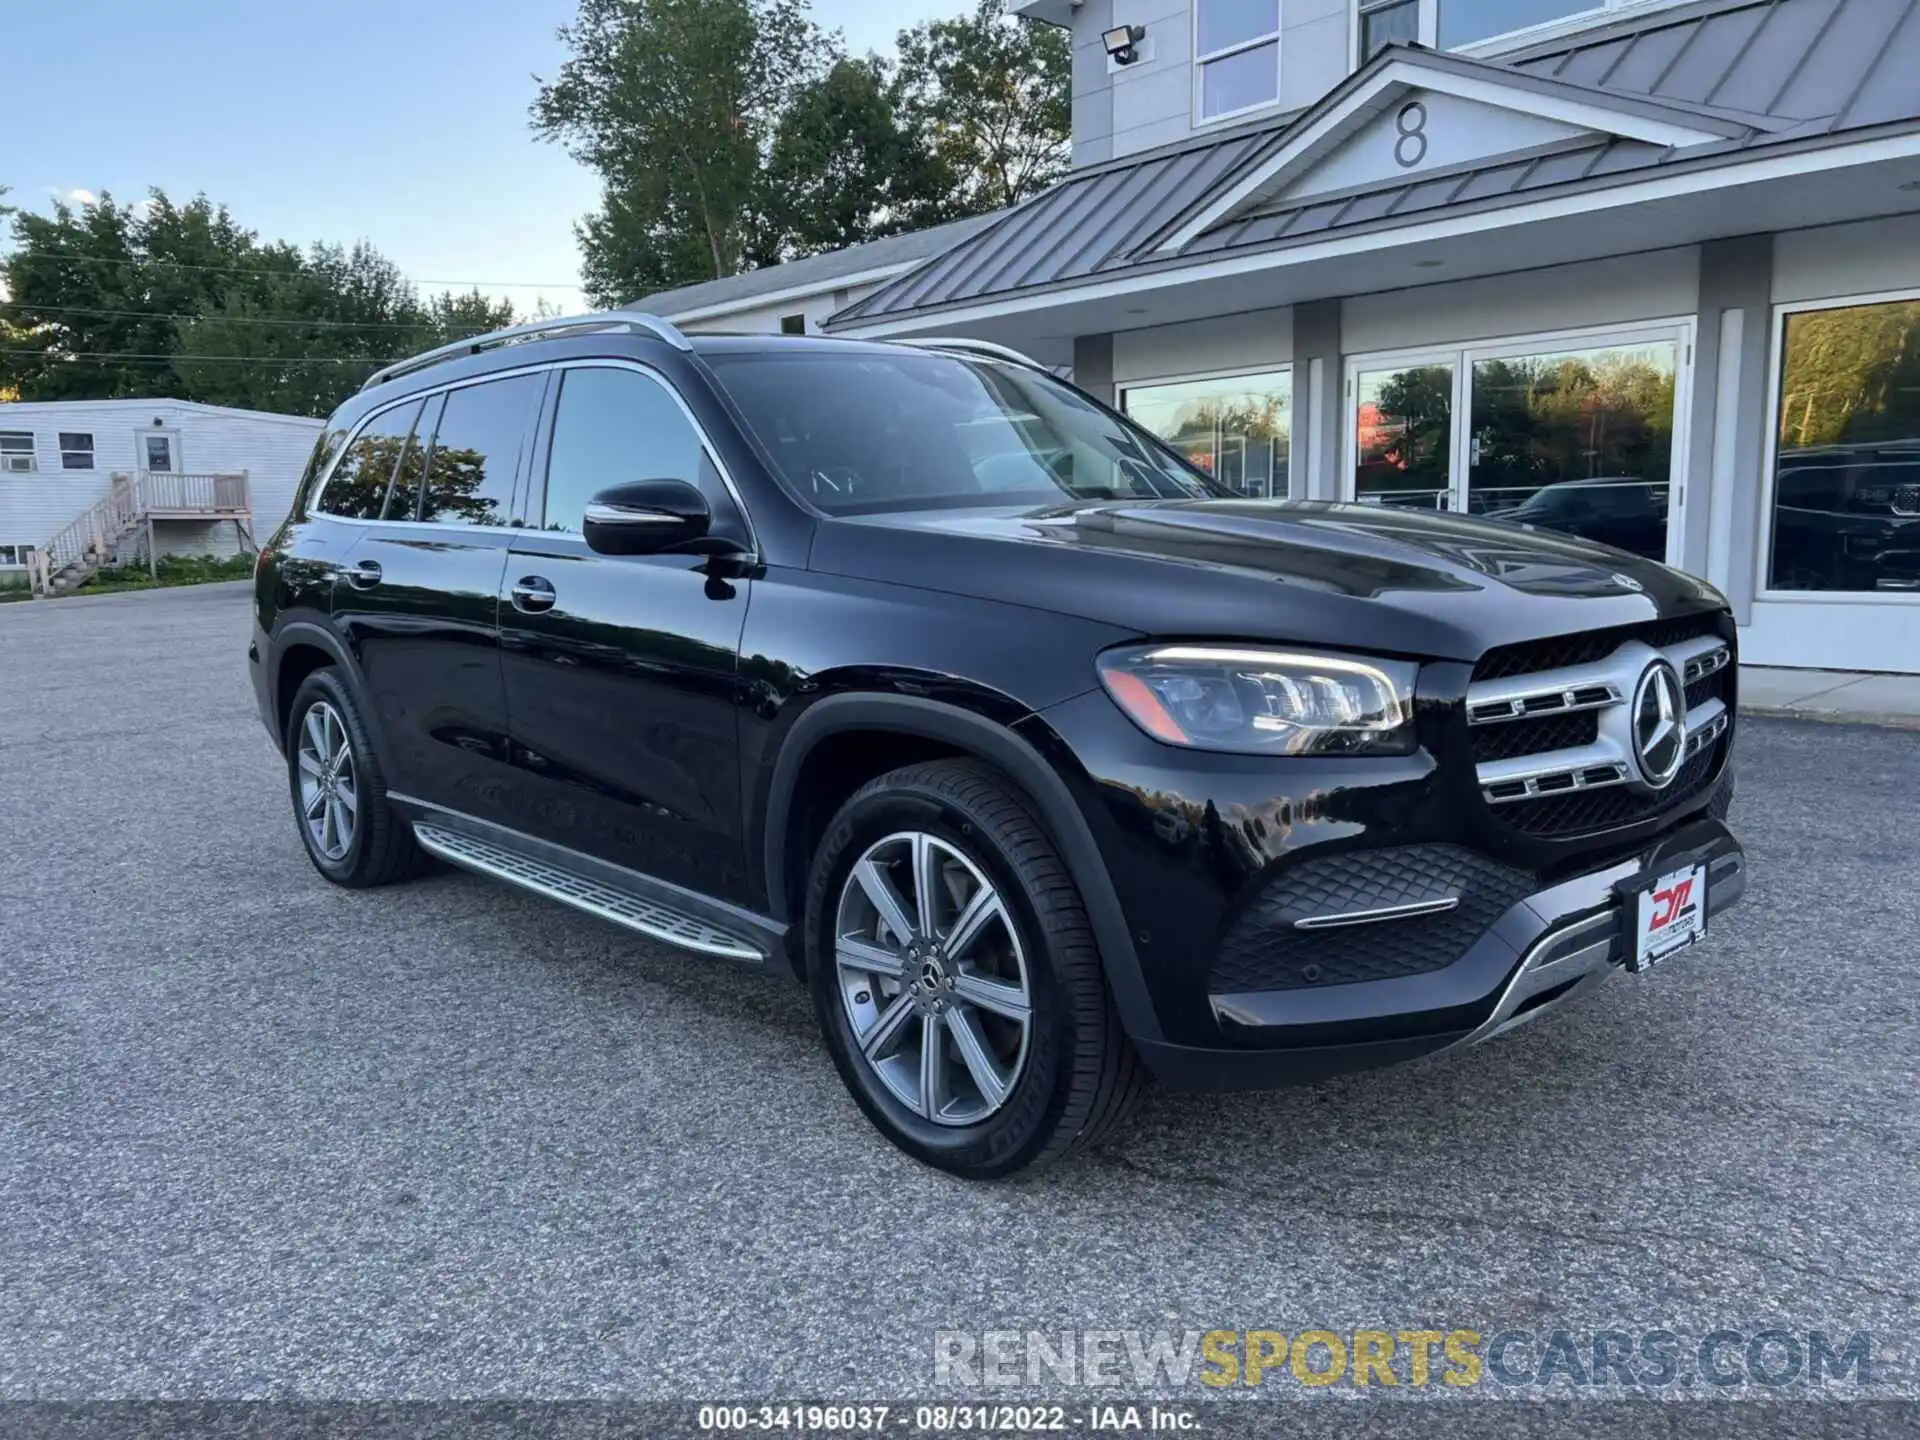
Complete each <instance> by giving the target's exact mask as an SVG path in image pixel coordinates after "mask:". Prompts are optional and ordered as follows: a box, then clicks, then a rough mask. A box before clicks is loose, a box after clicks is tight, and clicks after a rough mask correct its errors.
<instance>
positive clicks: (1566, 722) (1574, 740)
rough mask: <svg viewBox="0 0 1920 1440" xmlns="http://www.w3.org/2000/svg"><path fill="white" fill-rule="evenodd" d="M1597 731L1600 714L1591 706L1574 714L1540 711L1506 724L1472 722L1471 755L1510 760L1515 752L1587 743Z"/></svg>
mask: <svg viewBox="0 0 1920 1440" xmlns="http://www.w3.org/2000/svg"><path fill="white" fill-rule="evenodd" d="M1599 734H1600V717H1599V716H1598V715H1596V714H1595V713H1594V712H1593V711H1591V710H1586V711H1582V712H1580V713H1578V714H1574V715H1542V716H1540V717H1539V718H1538V719H1530V720H1515V721H1512V722H1511V723H1509V724H1506V725H1476V726H1475V727H1474V729H1473V759H1474V763H1475V764H1478V763H1480V762H1481V761H1483V760H1510V759H1512V758H1513V757H1514V756H1516V755H1540V754H1544V753H1545V752H1547V751H1549V750H1571V749H1572V748H1573V747H1574V746H1576V745H1591V744H1592V743H1593V742H1594V741H1595V740H1596V739H1597V738H1599Z"/></svg>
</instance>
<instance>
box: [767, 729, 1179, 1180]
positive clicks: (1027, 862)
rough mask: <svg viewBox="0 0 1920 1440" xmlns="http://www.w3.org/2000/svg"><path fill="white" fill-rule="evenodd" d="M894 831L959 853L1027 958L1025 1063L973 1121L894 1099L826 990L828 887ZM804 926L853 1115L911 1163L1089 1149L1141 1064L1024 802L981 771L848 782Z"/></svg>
mask: <svg viewBox="0 0 1920 1440" xmlns="http://www.w3.org/2000/svg"><path fill="white" fill-rule="evenodd" d="M906 829H911V830H917V831H921V832H924V833H926V834H929V835H932V836H935V837H937V838H939V839H941V840H942V841H943V842H945V843H946V844H948V845H951V846H954V847H956V848H958V849H959V850H961V851H962V852H964V854H965V855H966V857H967V859H968V860H969V861H971V862H972V863H973V864H974V865H975V866H976V867H978V869H979V870H980V871H981V872H982V873H983V874H984V875H985V876H987V878H988V879H990V880H991V881H992V883H993V886H994V888H995V889H996V890H998V891H999V893H1000V895H1001V897H1002V898H1003V900H1004V901H1005V902H1006V905H1007V909H1008V912H1009V918H1010V920H1011V922H1012V924H1013V925H1014V926H1015V927H1016V928H1017V931H1018V934H1019V938H1020V943H1021V948H1022V949H1023V950H1024V951H1025V952H1026V953H1027V954H1028V955H1029V956H1030V957H1031V958H1030V961H1029V963H1028V967H1027V970H1028V982H1029V987H1030V989H1031V992H1032V1019H1031V1022H1030V1029H1029V1032H1028V1040H1027V1046H1026V1051H1025V1062H1024V1064H1023V1065H1022V1066H1021V1069H1020V1072H1019V1074H1018V1076H1017V1077H1016V1078H1015V1081H1014V1085H1013V1089H1012V1090H1011V1092H1010V1093H1009V1094H1008V1096H1007V1099H1006V1101H1005V1103H1004V1104H1002V1105H1001V1107H1000V1108H999V1109H998V1110H996V1111H994V1112H993V1113H992V1114H990V1115H988V1116H987V1117H986V1118H985V1119H983V1120H981V1121H980V1122H979V1123H977V1124H972V1125H951V1124H944V1123H936V1122H935V1121H933V1120H930V1119H928V1118H925V1117H924V1116H922V1115H920V1114H919V1113H917V1112H916V1111H914V1110H913V1109H910V1108H909V1107H908V1106H907V1105H905V1104H903V1103H901V1101H900V1100H899V1099H898V1098H897V1097H896V1096H895V1094H894V1093H893V1092H892V1091H890V1090H889V1089H888V1088H887V1086H886V1085H885V1084H884V1083H882V1081H881V1080H880V1078H879V1077H878V1076H877V1075H876V1074H875V1073H874V1070H873V1068H872V1066H871V1065H870V1064H869V1063H868V1061H867V1059H866V1057H865V1056H864V1054H862V1053H861V1050H860V1046H859V1044H858V1042H857V1040H856V1039H855V1034H854V1029H853V1023H852V1021H851V1020H850V1018H849V1016H848V1014H847V1005H846V1003H845V1002H844V1000H843V996H842V993H841V990H840V981H839V975H838V967H837V966H836V964H835V961H834V953H835V951H834V940H835V934H834V932H835V929H836V925H837V914H838V909H839V902H840V895H841V892H842V889H843V887H844V886H845V885H846V884H847V883H848V880H849V877H850V876H851V874H852V871H853V867H854V865H855V864H856V862H857V861H858V860H859V859H860V857H861V856H862V855H863V854H864V853H866V851H867V849H868V847H869V846H871V845H873V844H875V843H876V842H878V841H880V840H881V839H882V838H883V837H886V836H889V835H891V834H894V833H895V832H898V831H901V830H906ZM805 923H806V937H807V942H806V943H807V962H808V963H807V973H808V983H809V986H810V988H811V989H812V991H813V999H814V1008H815V1011H816V1012H817V1014H818V1016H819V1019H820V1025H821V1029H822V1032H823V1033H824V1034H825V1037H826V1041H827V1048H828V1050H829V1051H830V1052H831V1053H832V1055H833V1061H834V1064H835V1065H836V1066H837V1067H838V1069H839V1071H840V1076H841V1079H842V1080H844V1081H845V1082H846V1085H847V1089H848V1090H849V1091H850V1092H851V1093H852V1095H853V1098H854V1099H855V1100H856V1101H857V1102H858V1103H859V1105H860V1108H861V1109H862V1110H864V1111H865V1112H866V1114H867V1118H868V1119H870V1120H871V1121H872V1122H873V1123H874V1125H875V1126H876V1127H877V1128H878V1129H879V1130H880V1132H881V1133H882V1134H883V1135H885V1136H886V1137H887V1138H888V1139H889V1140H891V1141H892V1142H893V1143H894V1144H895V1145H897V1146H899V1147H900V1148H901V1149H902V1150H904V1151H906V1152H907V1154H909V1155H911V1156H913V1157H914V1158H915V1159H917V1160H920V1161H923V1162H925V1163H926V1164H928V1165H933V1166H937V1167H938V1168H940V1169H942V1170H946V1171H949V1172H951V1173H953V1174H955V1175H960V1176H964V1177H966V1178H968V1179H977V1180H985V1179H995V1178H999V1177H1002V1176H1007V1175H1012V1174H1015V1173H1017V1172H1020V1171H1025V1170H1031V1169H1033V1168H1034V1167H1036V1166H1040V1165H1046V1164H1050V1163H1052V1162H1053V1161H1056V1160H1058V1159H1060V1158H1061V1157H1062V1156H1064V1155H1066V1154H1068V1153H1069V1152H1071V1151H1073V1150H1076V1149H1079V1148H1081V1147H1083V1146H1086V1145H1090V1144H1092V1143H1093V1142H1094V1141H1096V1140H1098V1139H1100V1138H1101V1137H1102V1136H1104V1135H1106V1134H1108V1133H1109V1132H1111V1131H1112V1130H1113V1129H1114V1128H1115V1127H1116V1126H1118V1125H1120V1124H1121V1123H1122V1122H1124V1121H1125V1120H1126V1119H1127V1117H1128V1116H1129V1115H1131V1114H1132V1112H1133V1110H1134V1108H1135V1107H1136V1105H1137V1104H1138V1102H1139V1099H1140V1097H1141V1095H1142V1093H1143V1092H1144V1090H1145V1088H1146V1082H1147V1071H1146V1068H1145V1066H1144V1065H1143V1064H1142V1063H1141V1061H1140V1059H1139V1056H1138V1055H1137V1054H1136V1053H1135V1051H1134V1048H1133V1045H1132V1043H1131V1042H1130V1041H1129V1040H1128V1039H1127V1036H1126V1034H1125V1032H1124V1030H1123V1029H1122V1027H1121V1023H1120V1017H1119V1015H1118V1013H1117V1012H1116V1010H1115V1009H1114V1005H1113V999H1112V996H1111V995H1110V994H1109V993H1108V990H1107V986H1106V981H1105V977H1104V976H1103V974H1102V972H1101V968H1100V954H1099V949H1098V946H1097V945H1096V944H1095V941H1094V938H1093V930H1092V927H1091V926H1090V925H1089V923H1088V920H1087V912H1086V906H1085V904H1084V903H1083V902H1082V900H1081V898H1080V892H1079V890H1078V889H1077V888H1076V887H1075V885H1074V883H1073V880H1072V877H1071V876H1070V875H1069V874H1068V873H1067V868H1066V866H1065V865H1064V864H1063V863H1062V862H1061V860H1060V857H1059V855H1058V853H1057V852H1056V851H1055V850H1054V848H1053V844H1052V842H1051V841H1050V840H1049V839H1048V838H1047V835H1046V832H1045V830H1044V829H1043V828H1042V827H1041V825H1040V822H1039V820H1038V819H1037V818H1036V817H1035V815H1034V812H1033V810H1032V808H1031V806H1030V803H1029V802H1028V801H1027V799H1026V797H1025V796H1024V795H1023V794H1022V793H1021V792H1020V790H1019V789H1018V788H1016V787H1015V786H1014V785H1013V784H1011V783H1010V782H1009V781H1008V780H1007V778H1006V777H1005V776H1004V775H1002V774H1001V773H1000V772H999V771H997V770H995V769H993V768H992V767H991V766H988V765H985V764H982V763H980V762H978V761H972V760H939V761H930V762H926V763H923V764H918V765H909V766H907V767H905V768H904V769H900V770H895V771H892V772H891V773H889V774H886V775H882V776H880V777H879V778H878V779H876V780H873V781H871V782H870V783H868V784H867V785H865V786H863V787H862V788H861V789H860V790H859V791H857V792H856V793H855V794H854V795H853V796H852V798H851V799H849V800H848V801H847V803H846V804H845V805H843V806H842V807H841V808H840V812H839V813H838V814H837V815H835V816H834V818H833V821H832V823H831V824H830V825H829V826H828V827H827V833H826V835H825V837H824V838H823V839H822V841H821V843H820V846H819V849H818V850H817V851H816V853H815V855H814V859H813V868H812V872H811V875H810V877H809V883H808V887H807V909H806V922H805Z"/></svg>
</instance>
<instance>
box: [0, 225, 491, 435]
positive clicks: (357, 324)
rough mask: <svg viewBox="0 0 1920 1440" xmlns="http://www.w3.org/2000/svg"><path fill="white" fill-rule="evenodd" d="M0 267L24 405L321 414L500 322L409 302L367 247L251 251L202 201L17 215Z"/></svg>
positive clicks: (394, 274) (470, 299) (448, 303)
mask: <svg viewBox="0 0 1920 1440" xmlns="http://www.w3.org/2000/svg"><path fill="white" fill-rule="evenodd" d="M14 233H15V236H16V238H17V240H18V242H19V244H18V248H17V249H16V250H15V251H14V252H13V253H12V254H11V255H9V256H8V257H7V258H6V259H5V260H4V261H3V262H0V276H4V278H5V280H6V284H7V288H8V290H9V292H10V295H11V298H10V299H9V300H8V301H7V302H6V303H5V304H3V305H0V322H4V326H3V327H0V335H4V336H5V343H4V344H3V345H0V388H9V387H11V388H17V389H18V391H19V393H20V395H21V396H22V397H24V398H27V399H34V400H68V399H75V400H78V399H109V398H113V397H117V396H175V397H180V398H184V399H190V400H204V401H208V402H211V403H214V404H226V405H241V406H248V407H251V408H256V409H263V410H281V411H289V412H295V413H302V414H324V413H326V412H327V411H328V410H330V409H331V408H333V406H334V405H336V404H338V403H339V401H340V400H341V399H342V398H343V397H344V396H345V395H346V394H348V393H350V392H351V391H352V390H353V388H354V387H355V386H357V385H358V384H359V383H360V382H361V381H362V380H364V379H365V377H366V376H367V375H368V374H369V373H370V372H371V371H372V370H374V369H375V368H377V367H378V366H379V365H380V364H382V363H384V362H385V361H387V360H389V359H391V358H393V357H394V356H397V355H405V354H409V353H411V352H413V351H416V350H420V349H423V348H425V347H426V346H429V345H433V344H437V343H440V342H441V341H444V340H448V339H452V338H455V337H456V336H459V335H465V334H473V333H478V332H480V331H483V330H488V329H494V328H497V327H498V326H500V325H502V324H505V323H508V322H509V321H511V320H512V318H513V316H512V310H511V307H510V306H507V305H504V304H499V303H495V302H491V301H489V300H487V299H486V298H485V297H484V296H481V295H478V294H470V295H463V296H450V295H442V296H438V297H435V298H434V299H433V300H431V301H428V302H425V303H423V302H422V301H421V299H420V297H419V296H418V294H416V292H415V291H414V288H413V286H412V285H411V284H409V283H408V281H407V279H406V277H405V276H404V275H402V274H401V273H400V271H399V270H398V269H397V268H396V267H395V266H394V265H393V263H392V262H391V261H389V260H387V259H386V258H385V257H384V256H382V255H381V254H380V253H379V252H378V251H377V250H375V249H374V248H373V247H372V246H370V245H366V244H364V243H363V244H360V245H357V246H355V247H353V248H352V249H351V250H347V249H343V248H341V247H339V246H329V245H316V246H314V247H313V248H312V249H311V250H309V251H306V252H302V251H301V250H299V249H298V248H297V247H295V246H292V245H287V244H280V243H275V244H262V243H261V242H260V240H259V239H258V237H257V236H255V235H254V234H253V232H251V231H249V230H245V229H243V228H241V227H240V226H239V225H238V224H236V223H235V222H234V220H233V218H232V217H231V215H229V214H228V212H227V211H226V209H225V208H224V207H221V206H216V205H214V204H212V203H211V202H210V201H208V200H206V199H205V198H204V197H198V198H196V199H194V200H193V201H191V202H189V203H187V204H184V205H182V204H176V203H175V202H174V201H172V200H170V199H169V198H168V197H167V196H166V195H165V194H164V193H163V192H161V191H157V190H156V191H154V192H153V193H152V194H151V195H150V196H149V197H148V198H147V199H146V200H144V201H142V202H140V203H139V204H138V205H131V206H122V205H120V204H118V203H117V202H115V201H114V199H113V198H112V197H111V196H102V197H101V199H100V200H99V201H98V202H96V203H91V204H88V205H84V206H81V207H79V208H78V209H75V208H72V207H68V206H56V207H55V209H54V213H53V214H52V216H50V217H49V216H41V215H26V214H21V215H16V216H15V217H14Z"/></svg>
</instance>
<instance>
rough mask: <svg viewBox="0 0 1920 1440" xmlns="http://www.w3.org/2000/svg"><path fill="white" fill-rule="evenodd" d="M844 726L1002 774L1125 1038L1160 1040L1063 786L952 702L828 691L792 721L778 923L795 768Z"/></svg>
mask: <svg viewBox="0 0 1920 1440" xmlns="http://www.w3.org/2000/svg"><path fill="white" fill-rule="evenodd" d="M847 730H889V731H894V732H896V733H899V734H904V735H916V736H920V737H923V738H925V739H928V740H937V741H940V742H941V743H942V744H946V745H952V746H953V747H954V748H956V749H959V750H964V751H966V752H967V753H969V754H971V755H974V756H977V757H978V758H980V759H982V760H985V761H986V762H987V763H988V764H990V765H993V766H995V767H997V768H998V769H1000V770H1002V771H1004V772H1006V774H1007V776H1008V777H1009V778H1010V779H1012V780H1013V782H1014V783H1015V784H1017V785H1018V786H1020V788H1021V789H1022V790H1023V791H1025V792H1026V794H1027V797H1028V798H1029V799H1030V800H1032V801H1033V803H1034V807H1035V809H1036V810H1037V811H1038V814H1039V818H1040V822H1041V824H1042V825H1044V826H1045V827H1046V830H1047V836H1048V838H1049V839H1051V840H1052V841H1053V844H1054V848H1055V849H1057V850H1058V851H1059V852H1060V858H1061V859H1062V860H1064V861H1065V862H1066V866H1067V870H1068V872H1069V873H1070V874H1071V875H1072V876H1073V882H1074V884H1075V885H1076V886H1078V887H1079V890H1080V895H1081V897H1082V899H1084V900H1085V901H1086V906H1087V915H1088V918H1089V919H1090V920H1091V921H1092V924H1093V934H1094V940H1095V941H1096V943H1097V944H1098V945H1099V947H1100V958H1101V961H1102V963H1103V965H1104V966H1105V969H1106V973H1107V983H1108V985H1109V986H1110V987H1111V989H1112V992H1113V998H1114V1003H1115V1004H1116V1005H1117V1006H1118V1007H1119V1010H1120V1018H1121V1020H1122V1021H1123V1022H1124V1023H1125V1025H1126V1027H1127V1033H1128V1034H1129V1035H1132V1036H1134V1037H1135V1038H1137V1039H1142V1040H1158V1039H1160V1038H1161V1030H1160V1022H1159V1018H1158V1016H1157V1015H1156V1014H1155V1013H1154V1008H1153V1001H1152V998H1151V997H1150V996H1149V994H1148V992H1147V983H1146V977H1145V976H1144V975H1143V974H1142V973H1141V969H1140V957H1139V955H1138V954H1137V953H1136V952H1135V950H1134V948H1133V936H1132V935H1131V934H1130V933H1129V932H1128V929H1127V921H1126V915H1125V913H1124V912H1123V911H1122V910H1121V908H1120V897H1119V894H1118V892H1116V891H1115V889H1114V888H1113V877H1112V876H1111V875H1110V874H1109V873H1108V871H1107V865H1106V861H1105V860H1104V859H1103V858H1102V857H1101V854H1100V848H1099V846H1098V845H1097V844H1096V843H1095V841H1094V838H1093V832H1092V830H1091V829H1089V828H1088V826H1087V820H1086V816H1085V815H1083V814H1082V813H1081V810H1080V806H1079V804H1078V803H1077V802H1076V801H1075V800H1074V798H1073V794H1072V792H1071V791H1069V790H1068V789H1067V786H1066V782H1065V781H1064V780H1062V779H1061V778H1060V775H1059V774H1058V772H1057V771H1055V770H1054V768H1053V767H1052V766H1051V765H1049V764H1048V763H1047V761H1046V760H1045V759H1044V758H1043V757H1042V756H1041V754H1040V752H1039V751H1037V750H1035V749H1034V748H1033V746H1032V745H1030V744H1028V743H1027V742H1026V740H1024V739H1023V738H1022V737H1020V736H1019V735H1017V734H1015V733H1014V732H1013V731H1011V730H1009V729H1007V727H1006V726H1004V725H999V724H996V723H995V722H993V721H992V720H989V719H987V718H985V717H984V716H981V715H977V714H975V713H974V712H973V711H971V710H966V709H962V708H961V707H960V706H958V705H949V704H946V703H944V702H942V701H939V700H929V699H924V698H922V697H919V696H912V695H830V696H828V697H826V698H825V699H822V700H818V701H815V702H814V703H813V704H812V705H811V706H809V707H808V708H807V710H806V712H805V713H804V714H802V715H801V716H800V717H799V719H797V720H796V721H794V723H793V727H792V728H791V729H790V730H789V731H788V732H787V735H786V739H785V740H784V741H783V742H782V744H781V747H780V754H779V757H778V759H776V760H775V761H774V767H773V778H772V781H771V782H770V784H769V786H768V795H767V810H766V828H765V834H764V842H763V843H764V845H765V865H766V870H765V872H764V873H765V875H766V877H767V899H768V903H769V906H770V908H771V910H772V913H773V915H774V916H775V918H777V919H779V920H781V921H782V922H786V923H789V924H792V925H795V926H798V925H799V923H800V920H801V917H799V916H794V915H789V914H788V913H787V910H788V908H789V907H788V905H787V897H786V894H785V889H786V887H785V885H784V884H783V883H782V877H784V876H785V875H786V873H787V872H786V864H787V824H788V820H789V818H790V814H791V807H792V802H793V794H794V790H795V787H796V784H797V782H798V780H799V777H800V771H801V767H802V766H804V765H805V763H806V759H807V756H808V755H809V754H810V753H811V752H812V750H813V748H814V747H815V746H816V745H818V744H819V743H820V742H821V741H823V740H825V739H827V738H828V737H829V736H831V735H835V734H839V733H841V732H843V731H847ZM801 953H804V941H803V942H802V951H801Z"/></svg>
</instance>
